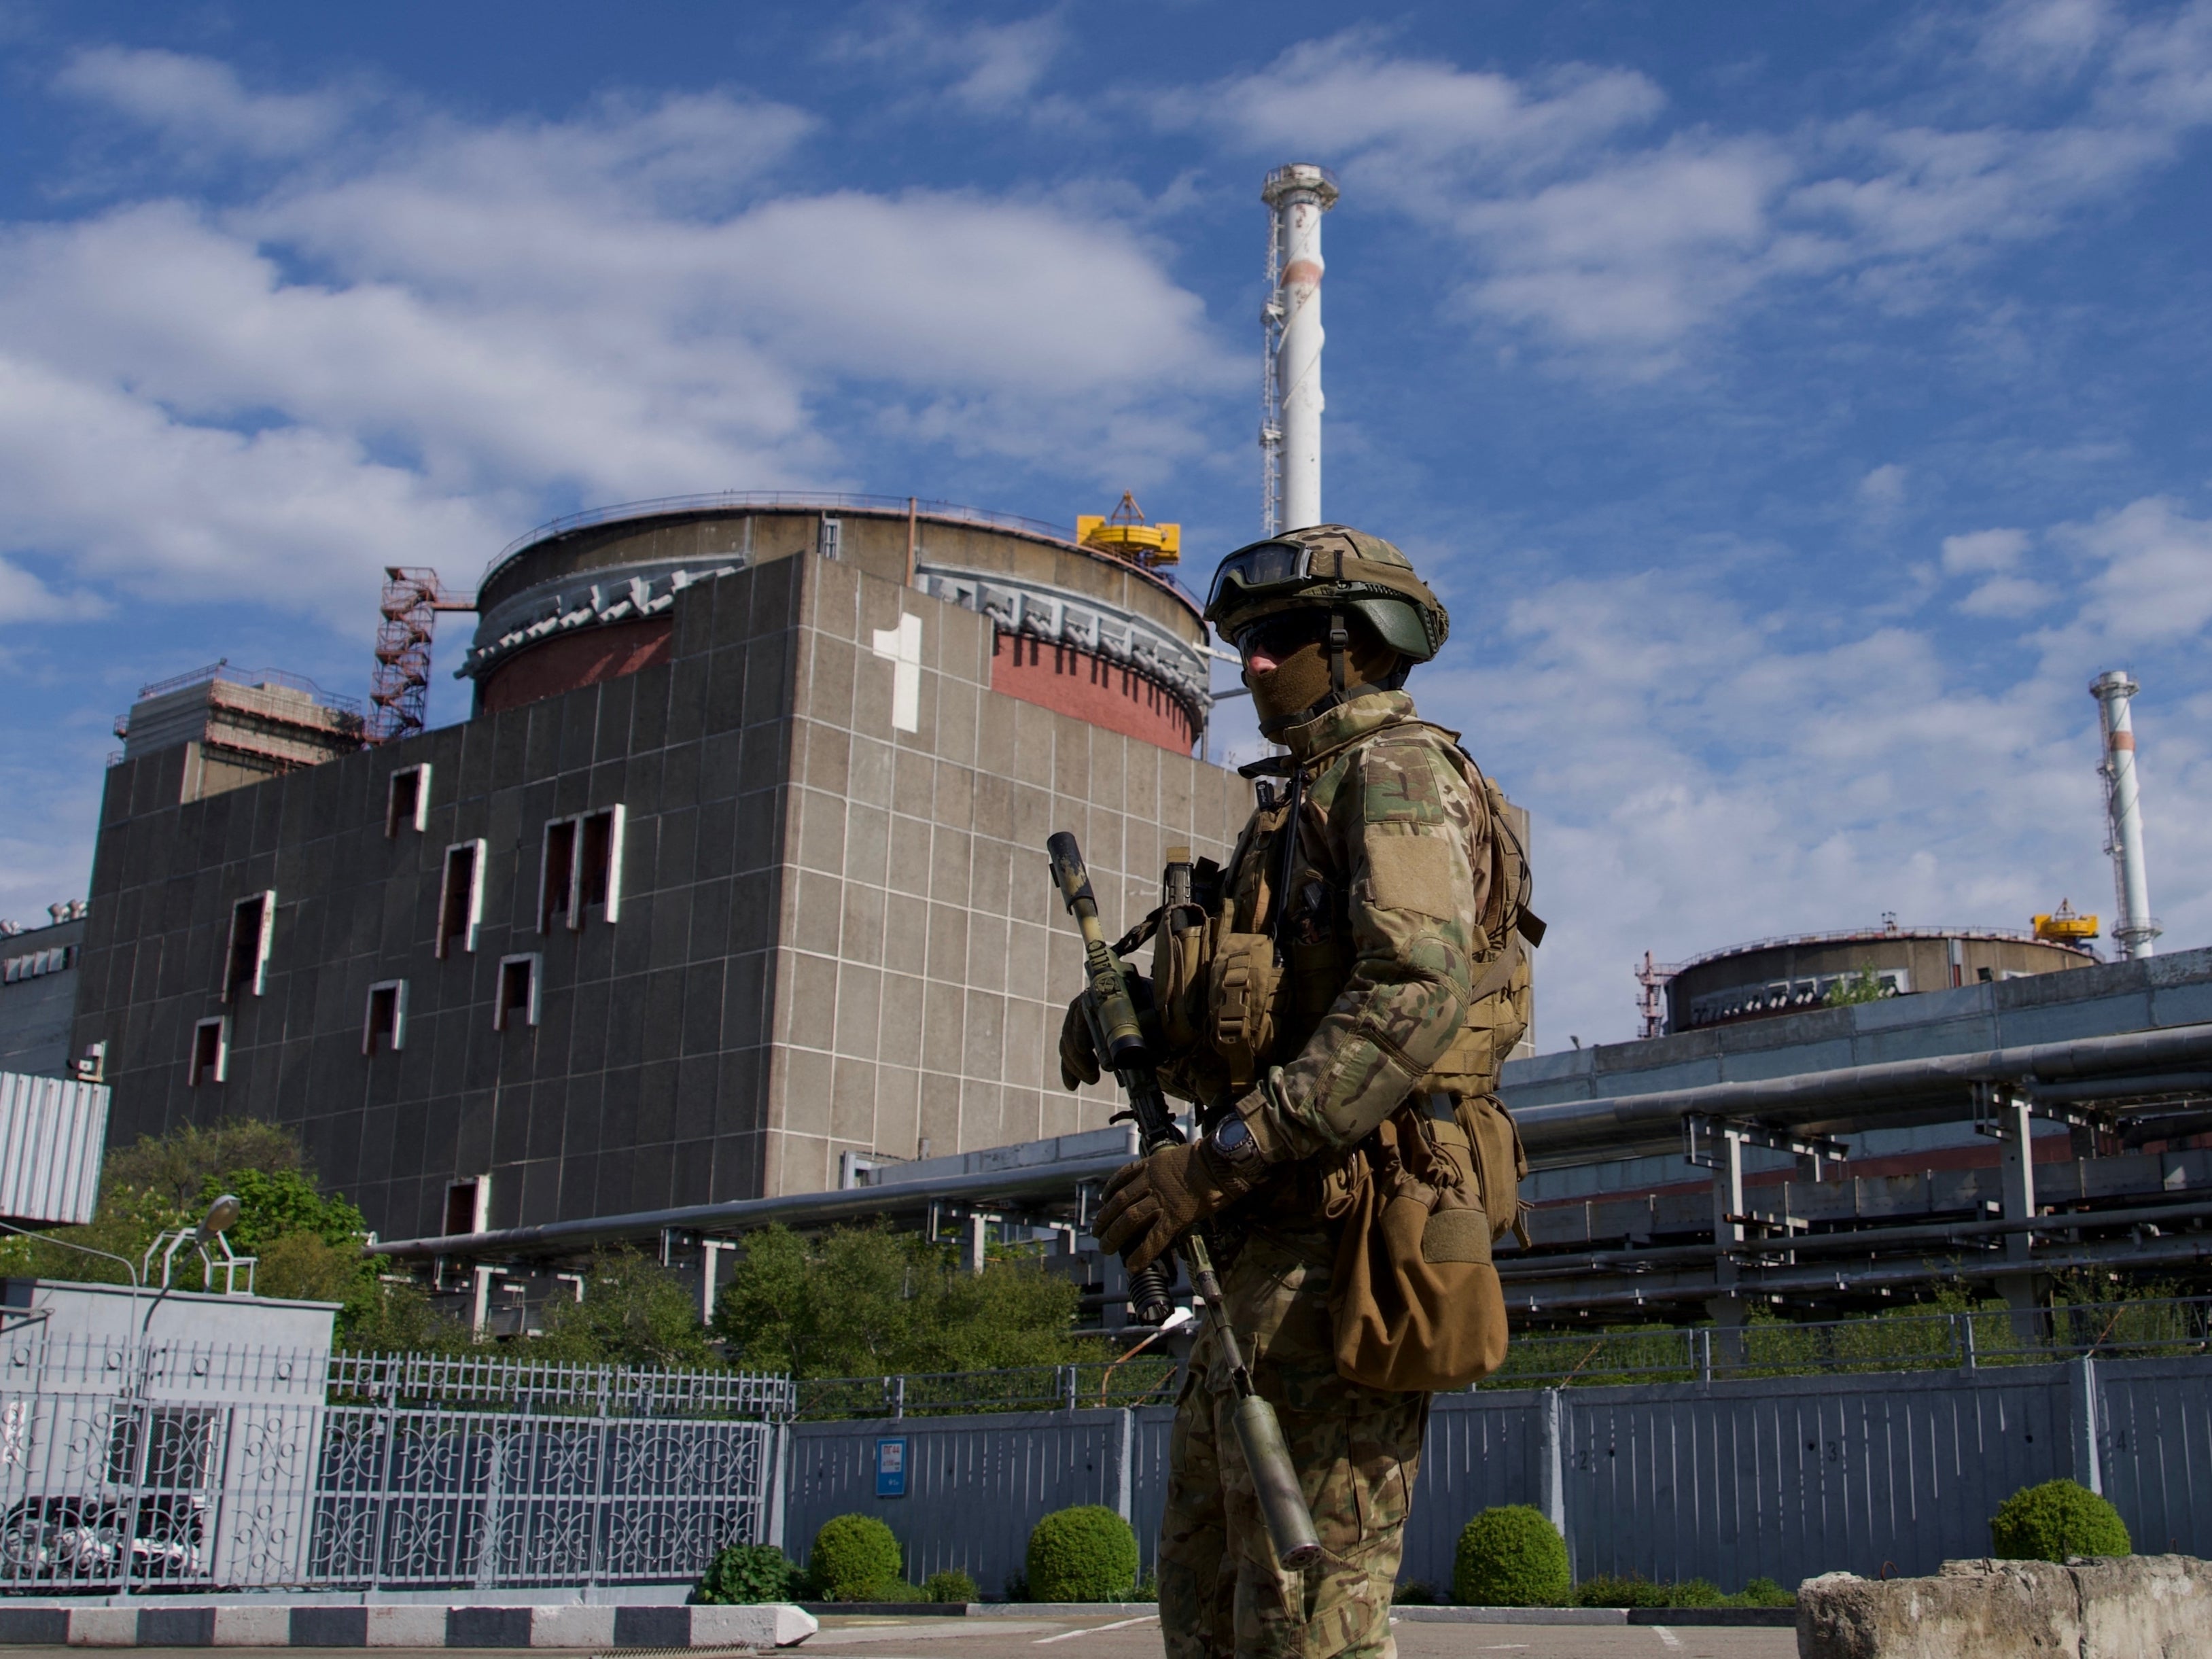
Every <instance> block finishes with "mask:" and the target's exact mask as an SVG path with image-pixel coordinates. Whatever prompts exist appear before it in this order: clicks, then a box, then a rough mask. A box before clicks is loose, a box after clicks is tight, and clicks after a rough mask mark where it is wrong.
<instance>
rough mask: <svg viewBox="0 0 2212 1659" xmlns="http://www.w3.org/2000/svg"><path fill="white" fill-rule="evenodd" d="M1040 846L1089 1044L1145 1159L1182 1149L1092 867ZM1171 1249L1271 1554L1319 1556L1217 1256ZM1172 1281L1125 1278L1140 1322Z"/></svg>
mask: <svg viewBox="0 0 2212 1659" xmlns="http://www.w3.org/2000/svg"><path fill="white" fill-rule="evenodd" d="M1044 846H1045V852H1046V854H1047V855H1048V857H1049V858H1050V859H1051V860H1052V878H1053V881H1054V884H1056V885H1057V886H1058V887H1059V888H1060V896H1061V897H1062V898H1064V899H1066V901H1067V909H1068V914H1069V915H1072V916H1073V917H1074V918H1075V924H1076V926H1077V927H1080V928H1081V929H1082V930H1083V965H1084V974H1085V985H1084V987H1083V1012H1084V1017H1085V1019H1086V1020H1087V1021H1088V1022H1089V1023H1090V1026H1091V1045H1092V1047H1094V1048H1096V1049H1097V1051H1098V1058H1099V1060H1100V1061H1101V1062H1102V1063H1103V1065H1104V1066H1106V1067H1107V1068H1108V1069H1109V1071H1111V1072H1112V1073H1114V1075H1115V1078H1116V1079H1119V1080H1120V1082H1121V1091H1122V1093H1124V1094H1126V1095H1127V1097H1129V1108H1130V1111H1131V1114H1132V1115H1133V1116H1134V1117H1135V1119H1136V1121H1137V1139H1138V1145H1139V1150H1140V1152H1142V1153H1143V1154H1144V1156H1146V1157H1147V1158H1149V1157H1151V1156H1152V1153H1154V1152H1158V1151H1159V1150H1160V1148H1162V1147H1163V1146H1181V1145H1182V1139H1183V1137H1182V1130H1180V1129H1178V1128H1177V1127H1176V1121H1175V1114H1174V1113H1173V1112H1171V1111H1170V1110H1169V1109H1168V1102H1167V1097H1166V1096H1165V1095H1164V1094H1162V1093H1161V1092H1160V1081H1159V1074H1158V1066H1157V1063H1156V1062H1155V1061H1154V1060H1153V1058H1152V1054H1151V1052H1150V1050H1149V1049H1148V1048H1146V1043H1145V1033H1144V1028H1143V1026H1142V1024H1140V1023H1139V1018H1138V1014H1137V1003H1136V999H1135V998H1134V997H1133V995H1131V994H1130V990H1129V970H1128V969H1127V966H1126V965H1125V964H1124V963H1122V961H1121V958H1120V957H1117V956H1115V954H1114V951H1113V947H1112V946H1110V945H1108V944H1107V942H1106V933H1105V930H1104V929H1103V927H1100V925H1099V921H1098V901H1097V898H1096V897H1095V896H1093V895H1092V893H1091V872H1090V871H1088V870H1087V869H1085V867H1084V864H1083V854H1082V851H1081V849H1080V848H1078V847H1077V846H1076V844H1075V837H1074V836H1071V835H1069V834H1068V833H1067V832H1066V830H1064V829H1063V830H1061V831H1060V833H1059V834H1057V835H1054V836H1050V837H1049V838H1048V839H1047V841H1046V842H1045V844H1044ZM1176 1254H1177V1255H1181V1256H1182V1260H1183V1263H1184V1265H1185V1266H1186V1267H1188V1268H1189V1269H1190V1283H1191V1288H1192V1289H1193V1290H1194V1291H1197V1292H1198V1297H1199V1302H1200V1307H1201V1308H1202V1309H1203V1310H1204V1318H1205V1320H1206V1325H1207V1327H1208V1328H1209V1329H1211V1330H1212V1333H1213V1337H1214V1340H1215V1341H1216V1342H1217V1343H1218V1344H1219V1345H1220V1348H1221V1357H1222V1359H1223V1361H1224V1362H1225V1364H1227V1365H1228V1367H1229V1379H1230V1386H1231V1388H1232V1389H1234V1390H1235V1391H1236V1395H1237V1407H1236V1412H1235V1415H1234V1419H1233V1420H1234V1422H1235V1423H1236V1425H1237V1444H1238V1445H1240V1446H1241V1447H1243V1451H1244V1465H1245V1467H1246V1468H1249V1470H1251V1472H1252V1485H1253V1487H1254V1488H1255V1491H1256V1492H1257V1494H1258V1496H1259V1499H1260V1511H1261V1514H1262V1515H1263V1516H1266V1517H1267V1539H1268V1541H1269V1542H1270V1543H1272V1544H1273V1546H1274V1547H1275V1559H1277V1560H1278V1561H1279V1562H1280V1563H1281V1564H1282V1565H1283V1566H1284V1567H1285V1568H1286V1569H1289V1570H1291V1571H1296V1570H1297V1569H1299V1568H1301V1567H1304V1566H1307V1565H1310V1564H1311V1563H1313V1562H1315V1561H1317V1560H1319V1559H1321V1553H1322V1551H1321V1540H1320V1539H1319V1538H1318V1537H1317V1536H1316V1534H1315V1532H1314V1523H1313V1515H1312V1513H1311V1511H1310V1510H1308V1509H1307V1508H1306V1500H1305V1494H1304V1492H1301V1491H1299V1490H1298V1474H1297V1470H1296V1469H1295V1468H1292V1467H1291V1454H1290V1449H1289V1448H1288V1447H1287V1446H1285V1444H1284V1443H1283V1425H1281V1424H1280V1423H1279V1422H1278V1421H1277V1420H1276V1418H1275V1408H1274V1407H1273V1406H1271V1405H1269V1404H1268V1403H1267V1401H1264V1400H1262V1399H1261V1397H1260V1396H1259V1395H1256V1394H1255V1393H1254V1392H1253V1391H1252V1370H1251V1367H1250V1366H1249V1365H1247V1364H1245V1363H1244V1352H1243V1349H1242V1348H1241V1347H1240V1346H1238V1345H1237V1333H1236V1331H1235V1330H1234V1329H1233V1328H1231V1325H1230V1323H1229V1311H1228V1309H1227V1308H1226V1306H1225V1305H1224V1304H1223V1301H1222V1296H1221V1284H1220V1281H1219V1280H1218V1279H1216V1278H1215V1277H1214V1276H1213V1258H1212V1254H1211V1253H1210V1252H1209V1251H1208V1250H1207V1249H1206V1240H1205V1238H1204V1237H1202V1236H1201V1234H1200V1229H1198V1228H1195V1227H1194V1228H1192V1229H1191V1230H1190V1231H1188V1232H1187V1233H1185V1234H1184V1235H1183V1237H1182V1240H1181V1242H1180V1243H1177V1244H1176ZM1172 1282H1173V1274H1172V1272H1171V1271H1170V1269H1169V1268H1167V1267H1164V1266H1163V1265H1162V1264H1161V1263H1159V1262H1153V1263H1151V1264H1150V1265H1148V1266H1147V1267H1146V1268H1145V1269H1144V1270H1143V1271H1142V1272H1141V1273H1133V1274H1131V1275H1130V1279H1129V1302H1130V1305H1131V1307H1132V1308H1133V1310H1134V1311H1135V1313H1136V1316H1137V1317H1138V1319H1139V1321H1140V1322H1143V1323H1146V1324H1148V1325H1156V1324H1158V1323H1159V1322H1160V1321H1161V1320H1163V1319H1164V1318H1165V1317H1166V1316H1167V1313H1168V1291H1169V1289H1170V1285H1171V1284H1172Z"/></svg>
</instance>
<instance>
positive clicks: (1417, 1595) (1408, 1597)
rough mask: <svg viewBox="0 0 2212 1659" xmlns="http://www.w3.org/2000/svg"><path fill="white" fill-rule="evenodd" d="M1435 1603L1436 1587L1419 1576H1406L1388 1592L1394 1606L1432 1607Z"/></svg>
mask: <svg viewBox="0 0 2212 1659" xmlns="http://www.w3.org/2000/svg"><path fill="white" fill-rule="evenodd" d="M1436 1604H1437V1589H1436V1586H1435V1585H1433V1584H1431V1583H1425V1582H1424V1581H1423V1580H1421V1579H1419V1578H1408V1579H1406V1580H1404V1581H1403V1582H1402V1583H1400V1584H1399V1585H1398V1586H1397V1587H1396V1588H1395V1589H1393V1590H1392V1591H1391V1592H1390V1605H1391V1606H1392V1607H1434V1606H1436Z"/></svg>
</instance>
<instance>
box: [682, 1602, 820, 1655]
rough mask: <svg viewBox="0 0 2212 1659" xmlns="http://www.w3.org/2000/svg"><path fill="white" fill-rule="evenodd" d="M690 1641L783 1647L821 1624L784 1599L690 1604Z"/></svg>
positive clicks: (698, 1644) (708, 1644) (703, 1644)
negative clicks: (744, 1604) (743, 1604)
mask: <svg viewBox="0 0 2212 1659" xmlns="http://www.w3.org/2000/svg"><path fill="white" fill-rule="evenodd" d="M687 1611H688V1612H690V1614H691V1640H690V1645H691V1646H693V1647H695V1648H708V1647H721V1646H725V1645H734V1644H739V1643H742V1644H744V1645H746V1646H748V1647H756V1648H787V1647H791V1646H793V1645H795V1644H798V1643H800V1642H804V1641H805V1639H806V1638H808V1637H810V1636H811V1635H813V1634H814V1632H816V1631H817V1630H820V1629H821V1628H822V1626H821V1625H820V1623H819V1622H817V1620H816V1619H815V1617H814V1615H813V1614H812V1613H809V1612H807V1611H806V1610H805V1608H804V1607H793V1606H792V1605H791V1603H790V1602H788V1601H768V1602H763V1603H762V1604H761V1605H760V1606H758V1607H691V1608H689V1609H687Z"/></svg>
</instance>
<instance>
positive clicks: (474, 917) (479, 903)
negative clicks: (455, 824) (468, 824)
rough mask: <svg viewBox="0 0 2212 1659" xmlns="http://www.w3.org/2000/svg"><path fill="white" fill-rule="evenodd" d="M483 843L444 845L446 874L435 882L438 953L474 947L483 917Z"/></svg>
mask: <svg viewBox="0 0 2212 1659" xmlns="http://www.w3.org/2000/svg"><path fill="white" fill-rule="evenodd" d="M483 866H484V844H483V842H481V841H463V842H455V843H454V844H453V846H451V847H448V848H447V849H446V874H445V878H444V879H443V880H442V881H441V882H440V883H439V885H438V954H439V955H440V956H441V957H444V956H447V955H448V954H450V953H451V952H452V951H455V950H461V951H473V950H475V949H476V948H477V924H478V923H479V922H481V921H483Z"/></svg>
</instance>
